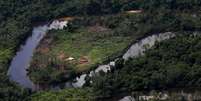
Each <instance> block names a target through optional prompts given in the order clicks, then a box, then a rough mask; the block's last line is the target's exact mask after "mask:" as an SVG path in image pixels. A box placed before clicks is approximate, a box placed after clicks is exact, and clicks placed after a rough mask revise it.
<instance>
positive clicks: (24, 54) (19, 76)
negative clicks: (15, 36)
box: [8, 20, 68, 90]
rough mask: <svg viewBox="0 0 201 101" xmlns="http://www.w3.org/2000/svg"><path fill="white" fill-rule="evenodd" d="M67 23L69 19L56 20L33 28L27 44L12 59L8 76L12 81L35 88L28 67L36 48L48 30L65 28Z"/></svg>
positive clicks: (25, 86)
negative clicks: (28, 74) (28, 73)
mask: <svg viewBox="0 0 201 101" xmlns="http://www.w3.org/2000/svg"><path fill="white" fill-rule="evenodd" d="M67 23H68V21H59V20H55V21H52V23H50V24H45V25H39V26H36V27H34V28H33V31H32V35H31V36H30V37H29V38H28V39H27V40H26V42H25V44H24V45H22V46H21V49H20V50H19V51H18V52H17V53H16V56H15V57H14V58H13V60H12V61H11V65H10V67H9V70H8V76H9V78H10V80H11V81H14V82H16V83H18V84H19V85H20V86H22V87H24V88H30V89H32V90H34V89H35V85H34V84H33V82H32V81H31V80H30V79H29V77H28V76H27V68H28V67H29V64H30V62H31V59H32V56H33V53H34V50H35V49H36V47H37V46H38V44H39V43H40V40H41V39H42V38H43V37H44V36H45V34H46V33H47V32H48V30H52V29H63V28H64V27H66V26H67Z"/></svg>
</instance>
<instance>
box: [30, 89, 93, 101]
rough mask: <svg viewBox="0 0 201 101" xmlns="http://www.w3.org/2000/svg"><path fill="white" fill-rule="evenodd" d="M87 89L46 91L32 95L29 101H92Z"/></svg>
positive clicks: (89, 91)
mask: <svg viewBox="0 0 201 101" xmlns="http://www.w3.org/2000/svg"><path fill="white" fill-rule="evenodd" d="M94 100H95V99H94V97H93V93H92V91H91V90H90V89H89V88H82V89H76V88H70V89H66V90H61V91H46V92H38V93H36V94H33V95H32V96H31V98H30V101H94Z"/></svg>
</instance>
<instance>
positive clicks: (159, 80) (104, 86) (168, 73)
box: [92, 33, 201, 96]
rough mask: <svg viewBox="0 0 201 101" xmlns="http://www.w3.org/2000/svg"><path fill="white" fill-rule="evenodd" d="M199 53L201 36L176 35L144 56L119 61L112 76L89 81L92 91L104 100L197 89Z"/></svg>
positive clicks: (200, 56) (200, 62) (198, 81)
mask: <svg viewBox="0 0 201 101" xmlns="http://www.w3.org/2000/svg"><path fill="white" fill-rule="evenodd" d="M198 34H200V33H198ZM200 52H201V36H200V35H196V36H193V35H192V34H191V35H179V36H177V37H176V38H173V39H169V40H166V41H164V42H160V43H157V44H156V45H155V46H154V47H152V48H151V49H149V50H147V51H146V52H145V55H144V56H140V57H138V58H133V59H129V60H128V61H125V63H123V61H119V62H118V65H117V66H116V70H115V71H114V72H111V73H109V74H102V75H101V76H97V77H94V78H92V80H93V82H94V83H92V87H93V88H94V89H95V91H97V93H98V95H103V96H114V95H118V94H121V93H125V92H129V93H130V94H131V93H132V92H133V91H143V90H145V91H150V90H159V89H169V88H188V87H200V86H201V85H200V79H201V78H200V66H201V61H200V58H201V53H200Z"/></svg>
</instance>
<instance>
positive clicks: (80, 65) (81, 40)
mask: <svg viewBox="0 0 201 101" xmlns="http://www.w3.org/2000/svg"><path fill="white" fill-rule="evenodd" d="M47 40H49V41H51V42H49V43H47ZM131 41H132V36H130V37H129V36H122V35H118V34H114V32H112V30H111V29H108V28H105V27H103V26H89V27H84V28H80V29H78V30H75V31H74V32H69V30H68V29H66V30H61V31H51V32H50V33H48V35H47V37H46V38H44V40H43V41H42V42H41V43H42V44H41V45H40V46H39V47H38V49H37V50H38V51H37V52H36V53H35V55H34V57H33V61H32V65H31V67H30V69H29V71H30V77H31V78H32V80H33V81H34V82H36V83H39V84H40V83H45V82H46V81H45V80H48V81H47V82H46V83H47V84H48V83H54V82H55V81H57V80H59V78H57V79H55V77H53V76H58V75H60V74H66V75H68V74H69V73H66V72H68V70H69V69H72V72H73V71H75V72H76V73H80V72H83V71H87V70H89V69H90V68H91V67H93V66H95V65H96V64H99V63H102V62H103V61H106V60H107V58H109V57H110V56H112V55H113V54H116V53H120V52H121V51H122V50H123V49H125V48H126V47H127V46H128V45H129V43H130V42H131ZM52 57H54V59H51V58H52ZM69 58H73V59H72V60H69ZM55 68H57V69H58V70H56V69H55ZM66 69H68V70H66ZM54 71H55V72H54ZM59 71H60V73H59ZM40 73H41V74H40ZM47 74H50V75H47ZM55 74H56V75H55ZM72 74H74V73H72ZM66 75H63V76H65V77H66ZM47 76H49V77H47ZM45 78H46V79H45ZM62 78H64V77H62V75H60V79H62Z"/></svg>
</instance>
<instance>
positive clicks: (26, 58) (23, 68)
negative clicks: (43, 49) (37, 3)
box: [8, 20, 175, 90]
mask: <svg viewBox="0 0 201 101" xmlns="http://www.w3.org/2000/svg"><path fill="white" fill-rule="evenodd" d="M67 24H68V21H65V20H63V21H61V20H55V21H53V22H51V23H50V24H45V25H40V26H37V27H34V28H33V31H32V36H30V37H29V38H28V39H27V40H26V43H25V45H23V46H22V48H21V49H20V50H19V51H18V52H17V54H16V56H15V57H14V58H13V60H12V61H11V65H10V67H9V70H8V76H9V78H10V80H11V81H14V82H16V83H18V84H19V85H20V86H22V87H24V88H30V89H32V90H35V88H36V87H35V85H34V84H33V82H32V81H31V80H30V79H29V77H28V76H27V69H28V67H29V64H30V62H31V59H32V56H33V53H34V50H35V49H36V47H37V46H38V44H39V43H40V40H42V38H43V37H44V36H45V35H46V33H47V32H48V31H49V30H52V29H63V28H64V27H66V26H67ZM174 36H175V34H174V33H171V32H166V33H160V34H156V35H151V36H148V37H146V38H144V39H142V40H140V41H138V42H136V43H134V44H133V45H132V46H131V47H130V48H129V49H128V50H127V52H126V53H125V54H124V55H123V57H122V58H123V59H125V60H127V59H128V58H132V57H137V56H139V55H142V54H143V52H144V51H145V49H148V48H151V47H152V46H153V45H154V44H155V42H156V41H158V42H160V41H162V40H166V39H169V38H172V37H174ZM145 46H146V48H145ZM113 66H115V60H114V61H111V62H110V63H108V64H106V65H100V66H98V68H97V69H95V70H93V71H91V72H90V73H89V74H82V75H81V76H79V77H77V78H76V79H75V81H76V82H67V83H66V85H72V86H73V87H82V86H83V85H84V84H85V82H86V81H85V78H86V76H87V75H89V76H93V75H94V74H96V73H98V72H99V71H103V72H108V71H109V70H111V68H112V67H113ZM68 87H69V86H68Z"/></svg>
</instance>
